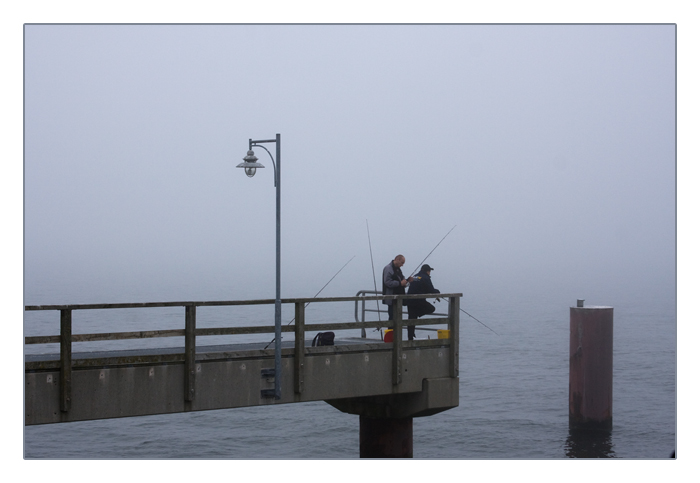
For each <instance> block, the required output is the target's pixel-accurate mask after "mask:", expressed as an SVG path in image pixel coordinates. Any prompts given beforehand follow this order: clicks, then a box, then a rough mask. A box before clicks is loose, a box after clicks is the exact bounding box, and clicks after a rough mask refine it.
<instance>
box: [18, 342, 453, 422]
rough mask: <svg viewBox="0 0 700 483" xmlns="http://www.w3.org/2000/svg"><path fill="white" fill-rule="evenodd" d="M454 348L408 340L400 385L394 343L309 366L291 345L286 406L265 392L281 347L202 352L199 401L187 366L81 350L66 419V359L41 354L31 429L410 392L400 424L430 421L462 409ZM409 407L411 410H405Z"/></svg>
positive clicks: (32, 373) (333, 352) (28, 407)
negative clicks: (62, 376) (188, 393)
mask: <svg viewBox="0 0 700 483" xmlns="http://www.w3.org/2000/svg"><path fill="white" fill-rule="evenodd" d="M447 344H448V341H447V340H429V341H413V342H407V343H405V345H404V346H403V348H402V351H401V366H400V367H401V370H402V377H401V382H400V383H399V384H394V383H392V344H385V343H382V342H379V343H377V342H375V341H371V342H367V341H366V340H363V341H361V342H357V341H354V342H352V343H347V344H342V341H339V344H338V345H335V346H330V347H313V348H312V347H306V348H305V349H304V358H303V364H301V366H299V365H298V363H297V362H296V360H295V357H294V348H293V347H290V346H287V347H283V351H282V379H281V382H282V399H280V400H275V399H270V398H264V397H262V395H261V390H263V389H271V388H272V387H273V382H274V380H273V379H272V378H267V377H262V375H261V374H262V371H263V369H271V368H273V367H274V358H273V351H272V350H260V349H254V350H253V349H250V347H248V348H246V347H244V346H243V345H238V346H235V347H228V346H217V347H210V348H207V347H197V354H196V364H195V372H196V376H195V397H194V399H193V400H192V401H191V402H187V401H185V394H184V392H185V383H184V381H185V377H184V362H183V361H177V360H169V361H168V362H162V363H156V362H148V361H149V359H148V357H147V356H146V355H143V352H144V351H121V352H120V353H119V354H105V353H101V354H100V353H98V354H97V355H100V356H104V357H97V355H96V354H95V353H93V354H92V357H89V356H88V355H87V354H82V355H81V354H79V353H74V354H73V370H72V383H71V384H72V398H71V408H70V410H69V411H67V412H62V411H61V410H60V407H59V401H60V397H59V396H60V395H59V384H58V380H59V370H58V369H57V368H55V366H56V364H55V359H56V357H57V356H56V357H53V359H54V360H52V357H44V360H43V361H42V360H40V359H41V356H27V357H26V360H27V361H28V362H27V367H28V368H29V369H27V370H26V371H25V424H27V425H32V424H46V423H57V422H68V421H82V420H90V419H105V418H119V417H130V416H143V415H151V414H164V413H176V412H183V411H201V410H209V409H224V408H235V407H245V406H258V405H272V404H286V403H293V402H306V401H320V400H332V401H334V402H337V401H338V400H341V399H345V398H353V399H358V398H364V397H375V396H390V395H404V394H410V395H409V396H407V397H406V398H405V399H404V400H402V402H401V403H400V404H399V403H398V402H397V401H399V400H398V399H392V398H391V397H389V398H388V399H386V401H387V403H386V404H385V406H387V407H389V410H388V413H389V414H390V415H392V416H391V417H396V415H400V414H411V415H413V416H421V415H428V414H429V413H431V412H438V411H440V410H444V409H448V408H449V407H454V406H456V405H457V404H458V399H459V391H458V379H457V378H451V377H449V376H450V374H451V373H450V361H449V359H450V347H449V345H447ZM246 349H248V350H246ZM178 350H179V351H180V352H182V349H169V350H165V351H164V352H168V351H170V352H173V351H174V352H175V353H174V354H170V355H169V354H164V355H163V354H161V355H160V356H159V357H161V358H164V360H168V357H170V356H172V357H176V356H177V354H176V353H177V351H178ZM161 352H163V351H161ZM32 360H33V361H34V362H31V361H32ZM120 361H121V362H120ZM124 361H127V362H128V363H126V364H125V363H124ZM32 364H33V365H32ZM52 367H54V368H52ZM299 367H301V369H299ZM295 370H301V378H302V380H303V385H302V386H301V389H300V388H299V387H295ZM444 379H447V380H444ZM426 381H427V382H426ZM435 388H439V389H435ZM445 391H446V392H445ZM443 392H444V394H443ZM367 401H368V402H369V400H367ZM377 401H379V403H381V400H377ZM352 404H357V403H352ZM402 404H403V405H405V406H406V409H398V406H401V405H402ZM334 405H335V404H334ZM443 408H444V409H443ZM341 410H342V409H341Z"/></svg>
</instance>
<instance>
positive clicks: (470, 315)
mask: <svg viewBox="0 0 700 483" xmlns="http://www.w3.org/2000/svg"><path fill="white" fill-rule="evenodd" d="M459 310H461V311H462V312H464V313H465V314H467V315H468V316H469V317H471V318H472V319H474V320H476V321H477V322H479V323H480V324H481V325H483V326H484V327H486V328H487V329H489V330H490V331H491V332H493V333H494V334H496V335H501V334H499V333H498V332H496V331H495V330H493V329H492V328H491V327H489V326H488V325H486V324H484V323H483V322H482V321H480V320H479V319H477V318H476V317H474V316H473V315H472V314H470V313H469V312H467V311H466V310H464V309H463V308H462V307H460V308H459Z"/></svg>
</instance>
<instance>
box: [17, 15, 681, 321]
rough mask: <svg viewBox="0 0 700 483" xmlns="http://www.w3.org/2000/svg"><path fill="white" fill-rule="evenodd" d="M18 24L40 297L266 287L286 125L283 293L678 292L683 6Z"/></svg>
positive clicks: (29, 210) (35, 291) (567, 296)
mask: <svg viewBox="0 0 700 483" xmlns="http://www.w3.org/2000/svg"><path fill="white" fill-rule="evenodd" d="M24 34H25V39H24V40H25V44H24V48H25V52H24V62H25V64H24V66H25V72H24V75H25V77H24V82H25V83H24V87H25V91H24V95H25V98H24V100H25V104H24V115H25V118H24V128H25V131H24V134H25V145H24V146H25V153H24V154H25V157H24V276H25V278H24V283H25V298H26V300H25V302H26V303H41V304H45V303H81V302H96V303H97V302H118V301H124V302H137V301H161V300H230V299H242V298H271V297H274V287H275V284H274V281H275V188H274V185H273V168H272V163H271V160H270V157H269V156H268V154H267V153H266V152H265V151H264V150H263V149H260V148H257V149H255V153H256V155H257V157H258V158H259V162H261V163H263V164H265V166H266V168H265V169H260V170H258V173H257V174H256V175H255V177H253V178H248V177H246V176H245V174H244V172H243V170H242V169H237V168H236V165H237V164H239V163H240V162H242V158H243V157H244V156H245V154H246V151H247V149H248V140H249V139H250V138H252V139H272V138H274V137H275V134H276V133H280V134H281V192H282V200H281V205H282V224H281V233H282V235H281V236H282V243H281V245H282V296H283V297H310V296H313V295H314V294H315V293H316V292H317V291H318V290H319V289H320V288H321V287H322V286H323V285H324V284H325V283H326V282H328V280H329V279H330V278H331V277H332V276H333V275H334V274H335V273H336V272H337V271H338V270H339V269H340V268H341V267H342V266H343V264H345V263H346V262H347V261H348V260H349V259H351V258H352V257H353V256H355V258H354V259H353V260H352V262H351V263H349V264H348V265H347V267H346V268H345V269H344V270H343V271H342V272H341V275H339V276H338V278H336V279H335V280H334V281H333V282H332V283H331V284H329V286H328V287H327V289H325V290H324V292H323V293H322V294H321V295H322V296H330V295H354V294H355V293H356V292H357V291H358V290H360V289H372V288H373V286H374V280H373V273H372V266H371V263H372V262H371V257H370V246H369V243H368V230H367V226H369V235H370V237H371V249H372V252H371V253H372V256H373V259H374V273H375V274H376V277H377V283H381V281H380V280H379V278H378V277H380V275H381V269H382V267H383V266H384V265H386V264H387V263H388V262H389V261H390V260H391V259H392V258H393V257H394V256H395V255H397V254H399V253H401V254H403V255H405V257H406V265H405V267H404V272H406V275H408V273H410V272H411V271H412V270H413V269H414V268H417V266H418V264H419V263H420V262H421V261H422V260H423V258H424V257H425V256H426V255H428V253H429V252H430V251H431V250H432V249H433V248H435V246H436V245H437V244H438V242H440V240H441V239H442V238H443V237H444V236H445V234H446V233H448V231H449V230H450V229H451V228H452V227H454V226H455V225H456V228H455V229H454V231H452V232H451V233H450V234H449V236H447V237H446V238H445V239H444V241H442V243H441V244H440V246H439V247H438V248H437V249H435V251H434V252H433V254H432V255H431V256H430V258H429V259H428V262H429V263H430V264H431V265H432V266H433V267H434V268H435V271H434V272H433V282H434V284H435V286H436V287H437V288H439V289H440V290H442V291H443V292H448V291H449V292H461V293H464V295H465V298H464V301H463V307H469V304H470V303H472V302H473V301H475V300H484V299H486V298H489V299H491V298H497V297H501V296H507V297H521V298H538V297H551V296H556V297H561V298H562V299H563V300H564V301H565V302H567V303H570V304H573V303H574V302H575V299H576V298H586V299H587V300H589V301H591V302H592V303H599V304H614V303H615V302H616V301H617V300H618V299H619V298H620V297H624V294H625V293H630V292H635V293H636V294H637V295H638V294H639V293H643V294H648V295H649V296H650V297H656V296H660V297H666V298H668V297H671V298H673V297H674V296H675V288H676V287H675V275H676V258H675V243H676V235H675V229H676V225H675V223H676V220H675V210H676V192H675V183H676V148H675V143H676V138H675V136H676V97H675V96H676V90H675V89H676V73H675V71H676V64H675V56H676V46H675V42H676V27H675V26H674V25H277V26H273V25H189V26H185V25H170V26H167V25H27V26H25V30H24ZM266 146H267V147H268V148H269V149H270V150H271V151H272V153H273V154H274V145H271V144H270V145H266ZM73 287H74V288H73ZM39 288H41V289H39ZM67 288H68V290H67ZM66 293H70V294H71V295H70V297H69V298H70V299H66V295H65V294H66ZM156 296H157V297H159V298H160V300H153V298H154V297H156ZM125 297H128V300H124V298H125ZM95 298H99V300H95Z"/></svg>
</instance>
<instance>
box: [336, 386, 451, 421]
mask: <svg viewBox="0 0 700 483" xmlns="http://www.w3.org/2000/svg"><path fill="white" fill-rule="evenodd" d="M326 402H327V403H328V404H330V405H331V406H333V407H334V408H336V409H338V410H340V411H342V412H344V413H348V414H357V415H359V416H362V417H367V418H375V419H378V418H389V419H402V418H419V417H423V416H432V415H433V414H437V413H439V412H442V411H447V410H448V409H452V408H455V407H457V406H459V378H451V377H443V378H435V379H423V388H422V390H421V391H420V392H410V393H402V394H386V395H379V396H367V397H353V398H344V399H331V400H326Z"/></svg>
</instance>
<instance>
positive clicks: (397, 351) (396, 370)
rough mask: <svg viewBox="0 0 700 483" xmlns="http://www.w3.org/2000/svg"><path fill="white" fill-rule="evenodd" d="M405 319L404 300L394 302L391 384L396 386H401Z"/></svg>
mask: <svg viewBox="0 0 700 483" xmlns="http://www.w3.org/2000/svg"><path fill="white" fill-rule="evenodd" d="M402 317H403V300H402V299H400V298H399V299H396V300H394V327H393V328H394V331H393V336H394V342H393V344H394V346H393V348H392V349H393V350H392V358H391V382H392V384H394V385H397V384H401V357H402V356H401V352H402V347H401V346H402V343H403V329H402V327H401V319H402Z"/></svg>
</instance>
